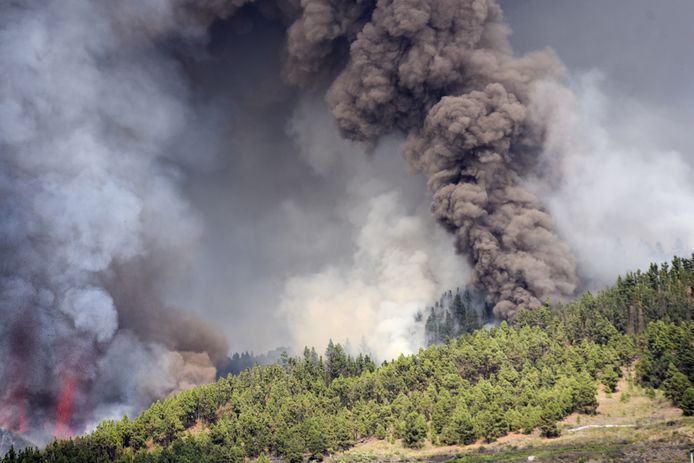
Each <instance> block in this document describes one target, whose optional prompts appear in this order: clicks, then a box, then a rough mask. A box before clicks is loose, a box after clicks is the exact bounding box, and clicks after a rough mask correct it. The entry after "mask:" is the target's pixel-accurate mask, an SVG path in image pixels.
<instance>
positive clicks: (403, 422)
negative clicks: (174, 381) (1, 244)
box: [3, 259, 694, 463]
mask: <svg viewBox="0 0 694 463" xmlns="http://www.w3.org/2000/svg"><path fill="white" fill-rule="evenodd" d="M693 283H694V259H675V260H673V262H672V264H669V265H662V266H660V267H656V266H652V267H651V268H650V269H649V271H648V272H646V273H640V272H636V273H633V274H628V275H626V276H625V277H622V278H619V279H618V281H617V283H616V285H615V286H614V287H612V288H610V289H607V290H605V291H603V292H601V293H599V294H597V295H595V296H593V295H590V294H588V295H585V296H583V297H581V298H580V299H578V300H575V301H573V302H571V303H568V304H558V305H556V306H554V307H552V308H549V307H542V308H540V309H536V310H533V311H523V312H521V313H520V314H519V315H518V316H517V317H516V319H515V320H514V321H513V322H512V323H510V324H507V323H506V322H504V323H501V325H500V326H498V327H496V328H492V329H489V330H484V329H479V330H477V331H475V332H473V333H469V334H465V335H463V336H461V337H459V338H457V339H453V340H449V341H448V342H447V343H445V344H442V345H436V346H432V347H429V348H427V349H423V350H421V351H420V352H419V353H418V354H417V355H413V356H401V357H400V358H398V359H397V360H394V361H392V362H387V363H384V364H383V365H381V366H380V367H378V368H376V366H375V365H374V363H373V362H372V361H371V359H369V358H368V357H366V356H358V357H356V358H352V357H350V356H348V355H347V354H346V353H345V351H344V349H342V347H341V346H340V345H339V344H338V345H332V344H331V345H330V346H329V348H328V350H327V352H326V353H325V355H324V356H319V355H318V354H317V353H316V352H315V350H312V349H306V350H305V352H304V355H303V356H302V357H299V358H289V357H286V356H285V357H283V358H282V360H281V361H280V362H279V363H278V364H275V365H270V366H266V367H254V368H251V369H248V370H245V371H243V372H241V373H240V374H239V375H238V376H233V375H229V376H228V377H226V378H222V379H220V380H219V381H217V382H216V383H214V384H210V385H207V386H203V387H197V388H194V389H191V390H188V391H184V392H181V393H179V394H176V395H174V396H172V397H169V398H167V399H165V400H163V401H161V402H157V403H155V404H154V405H152V406H151V407H150V408H149V409H147V410H146V411H144V412H143V413H142V414H141V415H140V416H139V417H137V418H136V419H133V420H130V419H128V418H123V419H122V420H120V421H118V422H113V421H106V422H103V423H102V424H101V425H99V427H98V428H97V429H96V431H95V432H93V433H91V434H89V435H87V436H84V437H79V438H75V439H72V440H66V441H59V442H55V443H53V444H51V445H49V446H48V447H47V448H46V449H45V450H43V451H35V450H29V451H24V452H22V453H20V454H19V455H15V454H14V452H12V453H10V454H8V455H7V456H6V457H5V458H4V460H3V463H5V462H7V463H9V462H14V461H22V462H102V461H103V462H107V461H117V462H152V463H154V462H191V463H192V462H215V463H217V462H240V461H243V460H244V458H251V459H257V460H258V461H267V459H268V457H271V456H277V457H280V458H282V459H284V460H285V461H288V462H301V461H304V460H305V459H308V458H313V459H318V460H319V459H321V458H322V457H323V456H325V455H326V454H328V453H331V452H335V451H338V450H341V449H346V448H348V447H350V446H353V445H354V444H355V443H356V442H358V441H359V440H362V439H365V438H377V439H388V440H395V439H402V442H403V444H404V445H406V446H409V447H418V446H421V445H422V444H423V443H424V442H425V441H431V442H432V443H434V444H453V443H457V444H466V443H470V442H473V441H476V440H485V441H493V440H495V439H497V438H499V437H500V436H503V435H505V434H507V433H509V432H511V431H519V432H531V431H532V430H534V429H537V428H539V429H540V430H541V433H542V434H543V435H545V436H547V437H552V436H555V435H556V434H557V433H558V432H559V430H558V428H557V426H556V422H557V421H558V420H560V419H562V418H563V417H565V416H567V415H569V414H571V413H574V412H578V413H585V414H591V413H594V412H595V407H596V405H597V402H596V391H597V387H598V384H599V383H602V384H603V385H604V387H605V389H607V390H613V389H614V387H615V386H616V384H617V381H618V380H619V376H620V375H621V372H622V368H623V367H624V366H626V365H630V364H633V363H635V364H636V376H637V378H636V379H637V381H638V382H639V383H640V384H641V385H642V386H644V387H646V388H660V389H663V390H664V391H665V393H666V394H667V396H668V397H669V398H670V399H671V400H672V401H673V403H675V404H676V405H677V406H679V407H680V408H682V409H683V410H684V412H685V414H692V413H693V412H694V387H693V386H692V382H693V381H694V345H693V344H692V339H694V323H693V322H692V321H691V313H692V310H691V309H692V301H691V296H692V286H693Z"/></svg>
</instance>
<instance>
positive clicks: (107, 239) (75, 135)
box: [0, 1, 226, 441]
mask: <svg viewBox="0 0 694 463" xmlns="http://www.w3.org/2000/svg"><path fill="white" fill-rule="evenodd" d="M173 6H174V5H173V4H169V3H167V2H119V3H117V4H116V3H94V2H81V1H48V2H44V1H36V2H22V3H21V4H20V3H18V2H6V3H4V4H3V5H2V6H1V7H0V66H2V69H3V78H2V80H1V82H0V153H1V154H2V156H1V157H0V165H1V167H0V172H1V173H0V190H1V191H2V194H1V196H0V210H2V225H1V226H0V246H1V248H0V252H1V254H2V271H1V274H0V301H1V302H0V316H1V317H2V323H0V357H1V358H2V362H0V404H1V405H0V426H2V427H5V428H10V429H13V430H16V431H20V432H27V433H29V434H30V435H31V436H32V437H34V438H35V439H37V440H38V441H42V440H44V439H46V438H48V437H50V436H51V435H65V434H69V433H71V432H74V431H80V430H81V425H82V424H83V423H84V421H83V420H84V419H88V418H89V417H90V416H91V414H90V412H91V410H94V409H95V408H99V407H104V406H106V405H108V404H110V405H111V406H113V407H114V410H113V411H114V414H115V413H122V412H132V411H134V410H136V409H137V408H139V407H141V406H143V405H145V404H147V403H148V402H150V401H151V400H153V399H154V398H157V397H161V396H162V395H165V394H166V393H169V392H171V391H173V390H176V389H179V388H181V387H186V386H189V385H190V384H194V383H199V382H206V381H210V380H211V379H213V378H214V375H215V369H214V367H213V364H212V361H211V359H219V358H220V356H224V355H225V354H226V346H225V342H224V339H223V338H222V337H221V336H220V335H218V334H215V333H213V332H212V331H210V330H209V329H208V328H206V327H205V326H204V325H203V324H202V323H201V322H191V321H190V320H189V318H190V317H188V316H183V315H181V312H179V311H174V310H169V309H168V308H166V307H164V303H163V302H161V301H162V299H161V295H160V293H159V291H160V286H159V285H160V284H161V283H163V281H165V278H166V272H157V273H152V272H156V271H157V264H159V265H161V266H162V267H165V266H166V265H168V264H171V263H172V262H173V263H176V264H177V265H183V264H184V262H185V254H186V251H185V250H186V248H187V247H189V246H192V244H193V243H194V242H195V240H196V236H197V235H198V234H199V223H198V221H197V219H196V217H195V215H194V213H192V211H191V210H190V209H189V206H188V203H187V201H186V200H185V199H183V197H182V195H181V193H180V191H179V190H180V180H179V177H180V171H179V169H178V168H177V167H176V163H177V160H176V159H173V158H172V157H171V156H169V154H168V153H169V152H170V151H171V150H169V148H168V146H167V145H168V143H170V141H171V139H172V136H173V135H175V134H177V133H178V132H180V131H182V130H184V129H185V127H186V124H187V118H188V117H189V116H190V114H189V109H188V104H187V102H186V99H187V98H188V96H187V91H186V85H185V83H184V81H183V80H182V79H181V77H180V75H181V73H180V70H179V64H178V63H177V62H176V61H175V60H174V59H172V58H171V57H170V56H169V55H168V54H167V53H163V52H162V51H161V50H160V45H161V44H159V43H158V41H159V40H160V39H161V38H162V35H163V34H165V33H167V31H169V30H171V29H172V28H174V27H175V29H176V30H177V33H179V32H178V30H179V28H180V30H181V32H180V33H181V34H184V35H186V38H187V39H190V38H191V37H194V36H195V32H194V31H193V30H192V27H193V26H194V25H195V24H194V23H190V24H188V23H187V22H181V21H179V20H178V19H176V17H175V16H176V14H175V13H176V12H175V10H174V9H173ZM188 26H190V27H188ZM191 155H192V153H191ZM145 264H147V265H145ZM133 363H137V364H138V365H147V367H148V368H147V369H146V370H144V369H143V370H139V371H138V370H137V368H135V369H130V368H129V366H132V365H133ZM126 366H128V367H126ZM104 378H110V379H111V380H112V381H108V382H104ZM145 381H156V387H150V388H148V387H146V386H143V384H144V382H145ZM133 383H134V384H133ZM116 409H117V410H116Z"/></svg>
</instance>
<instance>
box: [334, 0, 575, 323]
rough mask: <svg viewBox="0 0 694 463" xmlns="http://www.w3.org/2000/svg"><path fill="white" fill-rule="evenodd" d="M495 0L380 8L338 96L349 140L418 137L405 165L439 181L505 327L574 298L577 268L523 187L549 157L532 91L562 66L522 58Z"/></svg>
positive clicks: (445, 205)
mask: <svg viewBox="0 0 694 463" xmlns="http://www.w3.org/2000/svg"><path fill="white" fill-rule="evenodd" d="M507 35H508V28H507V26H506V25H505V24H504V23H503V22H502V16H501V10H500V9H499V7H498V6H497V5H496V3H495V2H494V1H478V0H474V1H467V0H462V1H461V0H447V1H424V0H383V1H379V2H378V4H377V6H376V9H375V11H374V13H373V15H372V18H371V21H370V22H369V23H367V24H366V25H365V26H364V27H363V28H362V30H361V32H360V33H359V35H358V36H357V39H356V40H355V41H354V42H353V43H352V45H351V48H350V61H349V63H348V65H347V67H346V69H345V70H344V71H343V72H342V73H341V74H340V75H339V77H338V78H337V80H336V81H335V83H334V84H333V86H332V88H331V90H330V93H329V102H330V104H331V106H332V108H333V113H334V114H335V117H336V119H337V122H338V125H339V127H340V129H341V130H342V133H343V134H344V135H345V136H347V137H349V138H352V139H355V140H364V141H373V140H375V139H377V138H378V137H379V136H380V135H382V134H384V133H387V132H389V131H391V130H400V131H403V132H405V133H406V134H408V139H407V142H406V143H405V146H404V151H405V156H406V158H407V159H408V161H409V163H410V164H411V165H412V166H413V167H414V168H416V169H418V170H421V171H422V172H424V173H425V174H426V175H427V177H428V185H429V188H430V190H431V191H432V193H433V195H434V199H433V206H432V210H433V212H434V214H435V215H436V217H437V218H438V219H439V220H440V221H441V222H442V223H443V224H445V225H446V226H447V227H449V228H450V229H451V230H452V231H453V232H454V233H455V235H456V237H457V243H458V248H459V251H460V252H462V253H463V254H465V255H468V256H469V257H470V259H471V260H472V263H473V266H474V269H475V272H476V284H477V285H479V286H481V287H482V288H483V289H484V291H485V292H486V293H487V294H488V295H489V297H490V298H491V299H492V300H493V301H494V302H495V304H496V305H495V309H494V310H495V313H496V314H497V315H498V316H500V317H503V318H508V317H511V316H512V315H513V313H514V312H515V310H517V309H518V307H521V306H525V307H536V306H538V305H539V304H540V303H541V301H542V300H543V299H545V298H563V297H567V296H570V295H571V294H572V293H573V292H574V290H575V289H576V286H577V282H578V280H577V277H576V266H575V263H574V260H573V258H572V256H571V254H570V252H569V250H568V247H567V246H566V245H565V244H564V243H563V242H562V241H561V239H560V238H559V237H558V235H557V234H556V232H555V229H554V225H553V223H552V220H551V218H550V217H549V216H548V215H547V214H546V213H545V212H543V210H542V206H541V204H540V202H539V201H538V199H537V198H536V197H535V196H534V195H533V194H532V193H531V192H529V191H528V190H527V189H526V188H524V187H523V183H522V176H523V174H524V173H526V172H527V170H528V169H530V168H532V164H533V157H534V155H535V154H536V153H538V152H539V151H540V148H541V145H542V140H541V136H538V134H540V135H541V134H542V127H537V126H534V125H533V124H532V123H531V122H530V121H529V120H528V117H527V110H526V104H527V101H528V92H529V87H530V86H531V85H532V83H533V82H535V81H537V80H538V79H541V78H552V77H554V76H555V75H556V74H557V73H558V71H559V70H560V65H559V64H558V63H557V62H556V60H555V58H554V56H553V55H552V54H551V53H549V52H545V53H535V54H532V55H528V56H526V57H524V58H520V59H516V58H514V57H513V56H512V53H511V51H510V47H509V45H508V42H507Z"/></svg>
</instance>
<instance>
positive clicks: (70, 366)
mask: <svg viewBox="0 0 694 463" xmlns="http://www.w3.org/2000/svg"><path fill="white" fill-rule="evenodd" d="M668 3H671V4H670V5H669V6H666V4H668ZM502 10H503V13H502ZM693 13H694V7H693V6H692V5H691V4H690V3H689V2H685V1H672V2H665V3H663V4H658V5H655V4H653V3H652V2H647V1H645V0H644V1H641V0H639V1H626V0H624V1H616V2H611V3H610V4H609V5H608V6H605V5H604V2H598V1H592V0H591V1H586V2H569V1H558V2H557V1H550V0H545V1H541V0H532V1H528V2H511V1H501V2H500V6H499V5H497V3H496V2H494V1H491V0H490V1H481V0H475V1H472V0H469V1H468V0H460V1H458V0H430V1H425V0H380V1H378V2H374V1H354V2H331V1H329V0H316V1H304V2H298V1H294V0H286V1H277V2H273V1H260V0H259V1H258V2H250V1H241V0H232V1H220V0H210V1H206V2H188V1H185V0H137V1H136V0H125V1H122V2H110V3H98V2H82V1H78V0H60V1H58V0H54V1H46V0H41V1H24V2H15V1H11V2H8V3H5V4H3V5H2V6H0V68H1V69H3V71H2V72H3V77H2V79H0V165H1V166H2V167H1V168H0V191H2V196H0V211H2V223H1V224H0V242H1V243H2V244H1V245H0V246H1V248H0V249H1V251H0V252H2V259H3V265H2V272H1V273H0V317H1V319H2V323H1V324H0V355H2V359H3V362H2V365H0V375H1V376H0V377H1V378H2V380H0V391H2V392H0V404H2V411H0V427H4V428H7V429H10V430H14V431H18V432H22V433H27V434H28V435H30V436H32V437H33V438H34V439H38V440H46V439H48V438H50V436H53V435H63V434H65V435H66V434H70V433H73V432H81V431H82V430H83V429H85V427H89V426H91V425H92V424H93V423H95V422H96V421H97V420H99V419H102V418H104V417H114V416H119V415H122V414H123V413H133V412H135V411H137V410H138V409H140V408H141V407H142V406H144V405H146V404H148V403H149V402H151V401H152V400H154V399H156V398H159V397H162V396H164V395H166V394H168V393H170V392H172V391H175V390H178V389H181V388H186V387H189V386H190V385H192V384H198V383H203V382H207V381H210V380H212V379H213V378H214V377H215V374H216V369H215V367H216V366H218V365H220V362H223V361H224V360H225V358H226V356H227V355H228V353H229V351H230V350H248V349H252V350H256V351H264V350H268V349H271V348H274V347H276V346H279V345H289V346H293V347H294V348H301V347H303V346H304V345H316V346H317V347H318V348H319V349H320V348H322V347H323V346H324V345H325V344H326V343H327V341H328V339H329V338H333V339H336V340H340V341H342V340H344V339H347V338H348V339H350V341H351V342H352V343H353V344H354V345H360V344H361V343H363V344H364V345H365V347H367V348H368V349H369V350H371V351H372V352H374V353H375V354H376V355H377V357H379V358H381V359H383V358H391V357H394V356H397V355H398V354H399V353H401V352H405V353H409V352H413V351H416V349H417V348H418V347H420V346H421V345H423V343H424V336H423V332H421V327H419V326H418V325H417V324H416V323H415V322H414V315H415V314H416V313H417V311H418V310H420V309H422V308H424V307H425V306H427V305H428V304H429V303H431V302H432V301H434V300H435V299H437V298H438V297H439V296H440V295H441V293H443V292H444V291H446V290H449V289H451V288H455V287H458V286H462V285H467V284H470V285H474V286H476V287H478V288H479V289H480V290H481V291H483V292H484V294H485V295H486V297H487V298H488V300H489V302H490V304H492V305H493V306H494V310H495V313H496V314H497V316H500V317H513V314H514V312H515V311H516V310H517V309H518V308H519V307H521V306H528V307H534V306H537V305H538V304H540V303H541V302H542V301H544V300H545V299H546V298H551V299H555V300H556V299H565V298H568V297H571V296H573V295H575V294H577V293H579V292H581V291H583V290H586V289H594V288H600V287H601V286H602V285H604V284H605V283H606V282H609V281H611V279H612V278H613V277H614V276H615V275H617V274H618V273H620V272H623V271H625V270H627V269H633V268H637V267H643V266H645V265H647V264H648V263H649V262H651V261H663V260H667V259H669V258H670V257H671V256H673V255H675V254H689V253H690V252H691V250H692V249H694V232H692V230H694V209H693V208H692V207H691V205H692V204H694V185H693V184H692V182H691V178H692V169H693V168H694V156H693V148H694V143H692V141H691V138H690V137H688V130H687V129H688V127H690V126H691V123H692V122H694V112H693V111H694V109H693V107H692V106H691V104H690V103H691V101H694V86H692V84H691V82H690V80H689V79H688V76H689V75H690V74H691V70H692V69H694V56H692V54H691V53H689V50H688V48H689V46H690V43H691V39H692V37H691V32H690V27H689V22H688V21H684V18H687V17H689V18H691V15H692V14H693ZM511 30H513V31H514V32H513V33H511ZM509 34H510V35H509ZM124 365H127V366H128V369H129V370H128V374H127V375H124V374H123V370H122V369H123V366H124Z"/></svg>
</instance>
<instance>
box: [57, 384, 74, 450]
mask: <svg viewBox="0 0 694 463" xmlns="http://www.w3.org/2000/svg"><path fill="white" fill-rule="evenodd" d="M76 386H77V382H76V381H75V378H73V377H72V376H71V375H68V376H66V377H65V378H64V379H63V387H62V389H61V390H60V395H59V396H58V407H57V409H56V422H55V432H54V434H55V437H57V438H59V439H64V438H66V437H69V436H70V435H72V428H71V427H70V422H71V420H72V409H73V407H74V405H75V389H76Z"/></svg>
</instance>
